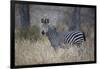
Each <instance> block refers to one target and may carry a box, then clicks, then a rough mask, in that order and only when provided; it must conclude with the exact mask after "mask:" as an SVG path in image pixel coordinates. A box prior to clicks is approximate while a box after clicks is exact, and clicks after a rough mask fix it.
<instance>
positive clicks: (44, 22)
mask: <svg viewBox="0 0 100 69" xmlns="http://www.w3.org/2000/svg"><path fill="white" fill-rule="evenodd" d="M50 29H52V30H56V28H55V27H54V26H53V25H52V24H50V21H49V19H48V18H42V19H41V34H42V35H45V34H46V33H47V32H48V31H49V30H50Z"/></svg>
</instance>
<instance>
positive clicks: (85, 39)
mask: <svg viewBox="0 0 100 69" xmlns="http://www.w3.org/2000/svg"><path fill="white" fill-rule="evenodd" d="M83 38H84V41H86V36H85V33H84V32H83Z"/></svg>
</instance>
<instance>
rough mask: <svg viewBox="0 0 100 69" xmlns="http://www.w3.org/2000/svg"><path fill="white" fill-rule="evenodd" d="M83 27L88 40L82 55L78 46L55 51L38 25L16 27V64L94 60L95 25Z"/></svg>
mask: <svg viewBox="0 0 100 69" xmlns="http://www.w3.org/2000/svg"><path fill="white" fill-rule="evenodd" d="M81 28H82V30H83V31H85V35H86V41H85V42H84V44H83V46H84V49H83V51H82V53H81V54H80V55H79V51H78V49H77V48H76V47H71V48H69V49H67V48H65V49H63V48H58V50H57V51H56V52H55V50H54V49H53V48H52V46H50V42H49V40H48V38H47V37H46V36H42V35H40V31H39V28H38V27H37V26H33V27H30V28H28V29H21V28H15V65H33V64H47V63H64V62H67V63H68V62H81V61H94V26H93V25H92V26H90V25H84V26H83V25H82V27H81ZM66 46H67V45H66Z"/></svg>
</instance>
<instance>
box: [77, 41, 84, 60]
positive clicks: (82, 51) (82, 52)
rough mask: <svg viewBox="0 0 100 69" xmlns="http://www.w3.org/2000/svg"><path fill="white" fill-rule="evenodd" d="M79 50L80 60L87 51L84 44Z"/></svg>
mask: <svg viewBox="0 0 100 69" xmlns="http://www.w3.org/2000/svg"><path fill="white" fill-rule="evenodd" d="M78 49H79V56H80V58H81V59H82V58H83V56H84V51H85V47H84V43H82V44H81V45H80V46H79V47H78Z"/></svg>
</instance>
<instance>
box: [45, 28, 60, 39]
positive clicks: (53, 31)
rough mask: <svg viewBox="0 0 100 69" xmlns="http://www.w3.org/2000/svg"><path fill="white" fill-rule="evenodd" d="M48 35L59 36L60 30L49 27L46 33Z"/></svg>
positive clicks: (50, 37) (51, 36) (51, 37)
mask: <svg viewBox="0 0 100 69" xmlns="http://www.w3.org/2000/svg"><path fill="white" fill-rule="evenodd" d="M46 35H47V36H48V38H49V39H53V38H54V39H55V38H56V37H57V36H58V32H57V31H56V30H54V29H51V28H49V29H48V32H47V34H46Z"/></svg>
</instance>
